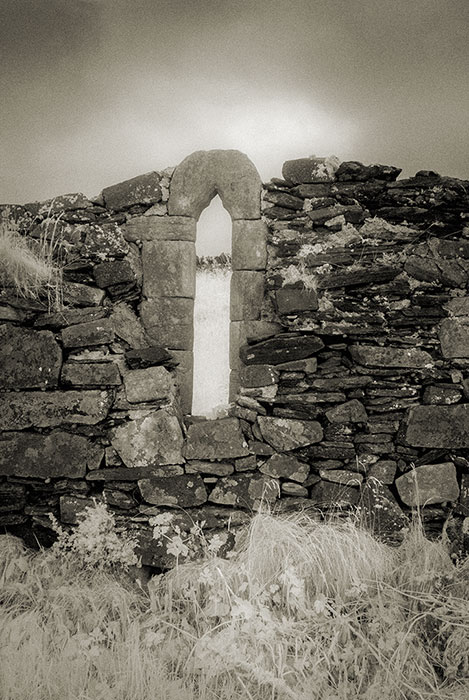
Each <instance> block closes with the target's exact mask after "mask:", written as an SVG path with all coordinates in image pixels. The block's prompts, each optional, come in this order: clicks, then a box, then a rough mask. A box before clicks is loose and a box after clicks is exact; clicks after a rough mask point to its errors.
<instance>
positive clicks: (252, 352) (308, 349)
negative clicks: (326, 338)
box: [239, 335, 324, 365]
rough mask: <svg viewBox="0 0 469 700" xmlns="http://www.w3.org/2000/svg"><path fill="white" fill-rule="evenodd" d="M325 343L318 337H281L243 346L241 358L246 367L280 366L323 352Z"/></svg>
mask: <svg viewBox="0 0 469 700" xmlns="http://www.w3.org/2000/svg"><path fill="white" fill-rule="evenodd" d="M323 347H324V343H323V342H322V340H320V338H317V337H316V336H288V335H279V336H276V337H275V338H271V339H269V340H265V341H263V342H261V343H256V344H255V345H243V346H242V347H241V348H240V349H239V356H240V358H241V360H242V361H243V362H244V364H245V365H262V364H270V365H278V364H280V363H282V362H290V361H292V360H302V359H304V358H306V357H309V356H310V355H313V354H315V353H317V352H319V350H322V348H323Z"/></svg>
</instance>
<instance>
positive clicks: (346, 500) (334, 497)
mask: <svg viewBox="0 0 469 700" xmlns="http://www.w3.org/2000/svg"><path fill="white" fill-rule="evenodd" d="M309 498H310V501H311V503H314V504H316V505H317V506H319V507H320V508H325V509H327V508H331V509H333V510H335V509H337V508H347V507H350V506H356V505H357V504H358V501H359V499H360V491H359V489H358V488H356V487H354V486H343V485H342V484H334V483H333V482H332V481H319V482H318V483H317V484H314V486H313V487H312V488H311V491H310V494H309Z"/></svg>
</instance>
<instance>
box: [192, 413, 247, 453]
mask: <svg viewBox="0 0 469 700" xmlns="http://www.w3.org/2000/svg"><path fill="white" fill-rule="evenodd" d="M248 454H249V450H248V446H247V443H246V442H245V440H244V438H243V435H242V433H241V430H240V427H239V421H238V419H237V418H222V419H221V420H210V421H200V422H197V423H192V425H190V426H189V430H188V433H187V439H186V444H185V447H184V456H185V457H186V459H202V460H206V459H230V458H232V457H246V456H247V455H248Z"/></svg>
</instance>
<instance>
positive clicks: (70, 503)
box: [60, 494, 95, 525]
mask: <svg viewBox="0 0 469 700" xmlns="http://www.w3.org/2000/svg"><path fill="white" fill-rule="evenodd" d="M94 504H95V499H93V498H86V497H84V496H72V495H70V494H66V495H64V496H61V497H60V520H61V522H63V523H68V524H70V525H78V523H79V522H80V520H81V519H82V516H83V515H84V514H85V511H86V509H87V508H93V507H94Z"/></svg>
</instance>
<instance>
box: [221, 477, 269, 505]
mask: <svg viewBox="0 0 469 700" xmlns="http://www.w3.org/2000/svg"><path fill="white" fill-rule="evenodd" d="M278 489H279V486H278V481H277V480H276V479H273V478H271V477H268V476H264V475H261V474H234V475H232V476H227V477H225V478H223V479H219V480H218V482H217V484H216V486H215V488H214V489H213V491H212V492H211V493H210V496H209V501H211V502H212V503H217V504H219V505H226V506H239V507H241V508H253V507H257V506H258V505H259V504H260V501H261V499H262V500H264V501H274V500H275V499H276V498H277V497H278Z"/></svg>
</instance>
